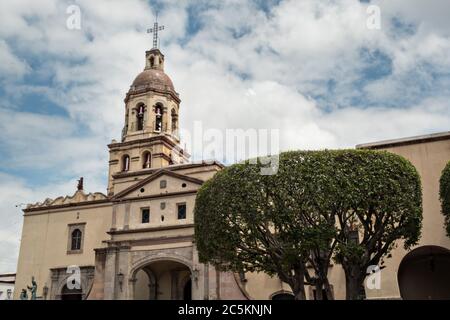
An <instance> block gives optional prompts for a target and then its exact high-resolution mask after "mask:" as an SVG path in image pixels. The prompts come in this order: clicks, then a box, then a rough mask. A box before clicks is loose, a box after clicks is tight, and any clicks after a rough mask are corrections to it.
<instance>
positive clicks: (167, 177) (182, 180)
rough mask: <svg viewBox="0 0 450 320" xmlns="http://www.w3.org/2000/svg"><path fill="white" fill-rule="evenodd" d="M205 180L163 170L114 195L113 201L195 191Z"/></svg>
mask: <svg viewBox="0 0 450 320" xmlns="http://www.w3.org/2000/svg"><path fill="white" fill-rule="evenodd" d="M203 182H204V181H203V180H200V179H197V178H193V177H189V176H186V175H183V174H179V173H175V172H172V171H169V170H165V169H161V170H158V171H156V172H155V173H153V174H152V175H150V176H148V177H147V178H145V179H143V180H141V181H139V182H137V183H135V184H133V185H131V186H129V187H128V188H126V189H124V190H122V191H121V192H119V193H117V194H116V195H114V197H113V200H118V199H128V198H138V197H146V196H153V195H161V194H175V193H183V192H191V191H195V190H197V189H198V188H199V186H200V185H202V184H203Z"/></svg>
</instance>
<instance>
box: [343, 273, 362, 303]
mask: <svg viewBox="0 0 450 320" xmlns="http://www.w3.org/2000/svg"><path fill="white" fill-rule="evenodd" d="M344 271H345V299H346V300H361V299H362V297H361V296H360V289H361V286H363V284H364V277H361V276H360V272H358V270H357V268H355V267H347V268H344Z"/></svg>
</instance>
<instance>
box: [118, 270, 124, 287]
mask: <svg viewBox="0 0 450 320" xmlns="http://www.w3.org/2000/svg"><path fill="white" fill-rule="evenodd" d="M123 278H124V274H123V273H122V271H119V273H118V274H117V281H119V287H120V291H122V285H123Z"/></svg>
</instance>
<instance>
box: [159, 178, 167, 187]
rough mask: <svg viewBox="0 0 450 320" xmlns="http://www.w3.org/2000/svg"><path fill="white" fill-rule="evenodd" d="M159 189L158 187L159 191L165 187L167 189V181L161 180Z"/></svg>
mask: <svg viewBox="0 0 450 320" xmlns="http://www.w3.org/2000/svg"><path fill="white" fill-rule="evenodd" d="M159 187H160V188H161V189H164V188H165V187H167V181H166V180H161V181H160V182H159Z"/></svg>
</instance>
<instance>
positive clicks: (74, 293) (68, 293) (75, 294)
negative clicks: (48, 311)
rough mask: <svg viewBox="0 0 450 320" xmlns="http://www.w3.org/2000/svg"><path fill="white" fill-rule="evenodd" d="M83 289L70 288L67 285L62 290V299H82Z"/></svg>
mask: <svg viewBox="0 0 450 320" xmlns="http://www.w3.org/2000/svg"><path fill="white" fill-rule="evenodd" d="M82 299H83V291H82V290H81V289H69V288H67V285H65V286H64V287H63V289H62V290H61V300H82Z"/></svg>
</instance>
